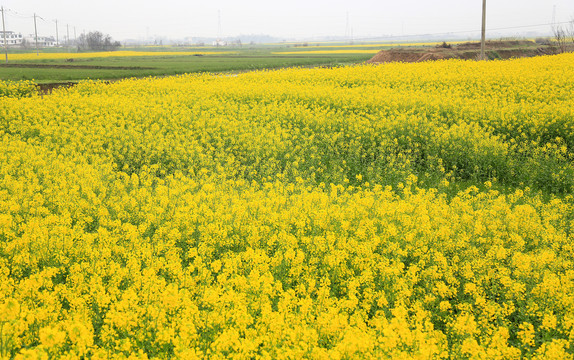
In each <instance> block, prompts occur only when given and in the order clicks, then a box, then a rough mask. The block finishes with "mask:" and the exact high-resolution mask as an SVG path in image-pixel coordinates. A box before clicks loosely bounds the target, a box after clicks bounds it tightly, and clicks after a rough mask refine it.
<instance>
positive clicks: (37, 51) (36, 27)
mask: <svg viewBox="0 0 574 360" xmlns="http://www.w3.org/2000/svg"><path fill="white" fill-rule="evenodd" d="M34 34H35V35H36V56H40V50H39V49H38V26H36V13H34Z"/></svg>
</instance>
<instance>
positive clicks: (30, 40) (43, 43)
mask: <svg viewBox="0 0 574 360" xmlns="http://www.w3.org/2000/svg"><path fill="white" fill-rule="evenodd" d="M24 41H25V42H26V43H27V44H29V45H30V46H36V36H35V35H28V36H26V37H25V38H24ZM56 45H57V43H56V39H55V38H53V37H52V36H38V46H39V47H54V46H56Z"/></svg>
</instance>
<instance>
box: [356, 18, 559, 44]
mask: <svg viewBox="0 0 574 360" xmlns="http://www.w3.org/2000/svg"><path fill="white" fill-rule="evenodd" d="M569 23H570V22H569V21H562V22H557V23H554V25H562V24H569ZM549 25H553V24H552V23H545V24H534V25H520V26H508V27H500V28H492V29H486V30H488V31H500V30H513V29H526V28H533V27H542V26H549ZM480 31H481V30H462V31H448V32H440V33H423V34H408V35H382V36H373V37H364V38H356V39H354V40H359V41H360V40H379V39H396V38H412V37H423V36H438V35H456V34H469V33H477V32H480Z"/></svg>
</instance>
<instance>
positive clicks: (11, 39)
mask: <svg viewBox="0 0 574 360" xmlns="http://www.w3.org/2000/svg"><path fill="white" fill-rule="evenodd" d="M4 35H6V44H8V46H21V45H22V40H23V39H24V38H23V37H22V34H16V33H15V32H14V31H6V34H4V31H0V45H1V46H4V45H6V44H4Z"/></svg>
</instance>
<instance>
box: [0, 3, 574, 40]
mask: <svg viewBox="0 0 574 360" xmlns="http://www.w3.org/2000/svg"><path fill="white" fill-rule="evenodd" d="M0 5H3V6H4V7H5V8H7V9H9V11H6V24H7V30H15V31H18V32H22V33H23V34H31V33H33V32H34V22H33V19H32V18H31V17H30V16H32V15H33V14H34V13H37V14H38V15H39V16H41V17H42V18H43V19H44V20H40V19H38V31H39V35H55V32H56V30H55V28H56V26H55V23H54V21H53V20H55V19H58V21H59V34H60V38H63V37H64V36H65V34H66V24H69V26H70V37H71V38H73V36H74V34H73V29H74V27H75V28H76V32H77V35H80V33H81V32H82V31H84V30H86V31H90V30H100V31H102V32H104V33H109V34H110V35H112V37H113V38H114V39H117V40H123V39H128V38H133V39H142V38H145V37H146V36H150V37H151V36H161V37H171V38H184V37H189V36H191V37H194V36H217V35H218V12H220V14H221V34H222V35H223V36H236V35H240V34H268V35H272V36H276V37H280V38H285V39H288V38H313V37H318V36H328V35H333V36H344V35H345V31H346V28H347V13H348V19H349V27H350V28H352V32H353V36H354V37H355V38H364V37H370V36H381V35H410V34H429V33H446V32H464V31H472V30H479V29H480V21H481V17H480V16H481V15H480V14H481V6H482V0H439V1H429V0H393V1H391V0H365V1H361V0H355V1H349V0H329V1H327V0H312V1H311V0H288V1H283V2H282V3H278V2H272V1H269V0H243V1H237V0H236V1H232V0H212V1H182V0H161V1H158V0H92V1H81V0H74V1H73V0H0ZM487 5H488V10H487V14H488V15H487V16H488V19H487V27H488V28H489V29H498V28H510V27H521V26H526V25H528V26H530V25H537V24H547V23H550V22H551V21H552V15H553V9H554V6H556V19H557V21H566V20H569V19H570V18H571V17H573V16H574V0H549V1H548V0H497V1H493V0H489V1H488V3H487ZM548 30H549V26H546V27H530V28H516V29H509V30H505V32H507V33H510V34H520V33H524V32H527V31H541V32H543V31H548ZM492 31H493V32H494V30H492ZM496 31H497V32H502V30H500V31H499V30H496ZM469 35H470V34H469Z"/></svg>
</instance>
